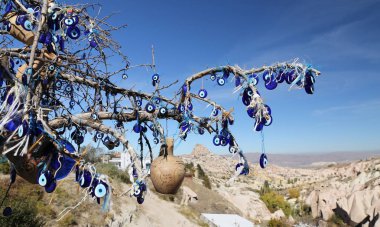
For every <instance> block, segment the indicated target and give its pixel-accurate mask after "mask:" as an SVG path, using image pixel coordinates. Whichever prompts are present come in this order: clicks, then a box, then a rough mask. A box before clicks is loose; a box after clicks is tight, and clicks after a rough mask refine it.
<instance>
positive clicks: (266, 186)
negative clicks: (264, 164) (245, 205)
mask: <svg viewBox="0 0 380 227" xmlns="http://www.w3.org/2000/svg"><path fill="white" fill-rule="evenodd" d="M271 191H272V189H271V188H270V186H269V182H268V181H267V180H266V181H264V185H263V186H262V187H261V189H260V192H259V194H260V195H264V194H265V193H268V192H271Z"/></svg>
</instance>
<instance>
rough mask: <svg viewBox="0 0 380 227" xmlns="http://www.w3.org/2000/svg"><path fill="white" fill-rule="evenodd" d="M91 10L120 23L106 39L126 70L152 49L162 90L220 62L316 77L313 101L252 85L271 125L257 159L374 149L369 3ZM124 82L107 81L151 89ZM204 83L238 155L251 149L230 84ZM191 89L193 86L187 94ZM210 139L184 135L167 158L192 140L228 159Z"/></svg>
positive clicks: (114, 0) (375, 86) (111, 1)
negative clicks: (290, 68) (295, 69)
mask: <svg viewBox="0 0 380 227" xmlns="http://www.w3.org/2000/svg"><path fill="white" fill-rule="evenodd" d="M75 2H78V1H75ZM80 2H84V1H80ZM66 3H70V1H68V2H66ZM99 3H100V4H101V5H102V7H101V11H100V16H106V15H108V14H111V13H116V14H115V15H114V16H113V17H111V19H110V20H109V22H110V23H111V24H113V25H121V24H125V23H126V24H128V27H127V28H125V29H122V30H119V31H117V32H115V33H113V37H114V39H115V40H116V41H118V42H119V43H120V44H121V45H122V48H121V51H122V52H123V53H125V54H126V55H127V56H128V57H129V59H130V61H131V63H132V65H134V64H141V63H150V61H151V52H150V51H151V50H150V48H151V45H154V49H155V58H156V64H157V72H158V73H159V74H160V75H161V78H162V79H161V83H162V84H169V83H171V82H173V81H175V80H179V81H184V80H185V78H186V77H188V76H190V75H192V74H194V73H196V72H199V71H202V70H204V69H206V68H208V67H215V66H220V65H226V64H231V65H235V64H237V65H239V66H241V67H242V68H246V69H248V68H252V67H260V66H263V65H270V64H273V63H276V62H282V61H289V60H292V59H295V58H298V59H299V61H300V62H303V63H306V64H311V65H312V66H313V67H314V68H316V69H318V70H320V71H321V72H322V74H321V76H320V77H318V78H317V82H316V85H315V86H316V87H315V90H316V91H315V94H314V95H308V94H306V93H305V92H304V91H303V90H291V91H289V90H288V88H289V87H288V86H286V85H285V84H281V86H279V87H278V88H277V89H276V90H273V91H268V90H266V89H265V87H264V85H263V84H262V80H261V83H259V85H258V88H259V91H260V93H261V94H262V96H263V97H264V101H265V102H266V103H267V104H268V105H269V106H271V108H272V116H273V124H272V125H271V126H269V127H266V128H265V129H264V138H265V140H264V141H265V143H264V144H265V150H266V152H267V153H285V154H286V153H317V152H331V151H373V150H376V151H380V120H379V118H380V75H379V71H380V41H379V40H380V24H379V23H380V13H379V12H380V1H379V0H361V1H357V0H334V1H331V0H319V1H306V0H293V1H291V0H282V1H274V0H267V1H257V0H208V1H204V0H203V1H202V0H191V1H190V0H183V1H178V0H166V1H164V0H163V1H154V0H149V1H148V0H139V1H131V0H108V1H103V0H100V1H99ZM111 64H112V67H113V68H115V69H117V68H121V67H123V65H122V64H121V63H120V61H117V60H114V61H112V62H111ZM128 75H129V78H128V80H121V79H119V80H117V81H118V83H119V84H120V85H121V86H124V87H127V88H131V87H134V88H136V89H142V90H146V89H147V90H148V91H149V90H153V88H152V86H151V85H150V81H151V79H150V78H151V75H152V72H151V71H148V70H146V69H133V70H130V71H129V72H128ZM204 82H205V87H206V88H207V89H208V91H209V94H210V98H212V99H214V100H215V101H217V102H220V103H222V104H223V105H224V106H225V107H226V109H229V108H230V107H234V109H235V111H234V116H235V119H236V121H235V125H234V126H233V127H232V128H231V130H232V132H233V133H234V134H235V136H236V137H237V139H238V143H239V144H240V146H241V148H242V149H243V151H244V152H260V151H261V150H262V143H261V140H262V135H261V134H260V133H258V132H255V131H253V126H254V122H253V120H252V119H250V118H249V117H248V115H247V114H246V110H245V107H244V106H243V104H242V103H241V101H240V99H239V97H238V95H237V94H232V92H233V83H231V84H229V85H226V86H224V87H219V86H216V85H215V84H214V83H211V82H210V81H204ZM178 86H180V84H178ZM178 86H177V87H176V88H178ZM197 86H198V87H197ZM199 87H200V84H199V83H198V85H197V84H195V85H194V86H193V89H194V90H195V91H197V90H198V89H199ZM175 90H176V89H171V90H170V89H169V90H168V91H167V93H166V94H167V95H172V94H173V92H174V91H175ZM205 107H206V106H205V105H204V104H201V105H199V107H198V108H200V109H202V110H204V108H205ZM206 111H211V109H207V110H206ZM176 126H177V123H169V130H170V132H169V135H173V136H176V132H177V130H176ZM129 127H130V128H131V127H132V125H130V126H129ZM132 137H133V135H129V134H127V138H132ZM212 137H213V136H211V135H204V136H199V135H194V134H192V135H189V136H188V139H187V140H186V141H183V142H180V143H179V142H178V143H177V144H176V148H175V152H176V153H177V154H182V153H189V152H190V151H191V150H192V148H193V147H194V145H195V144H197V143H201V144H203V145H205V146H206V147H208V148H210V149H211V150H212V151H214V152H217V153H220V154H225V153H228V151H227V149H228V147H225V148H221V147H214V146H213V144H212ZM135 145H137V144H136V143H135ZM136 147H137V146H136ZM155 149H156V150H158V147H156V148H155Z"/></svg>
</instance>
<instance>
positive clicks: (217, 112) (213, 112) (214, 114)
mask: <svg viewBox="0 0 380 227" xmlns="http://www.w3.org/2000/svg"><path fill="white" fill-rule="evenodd" d="M211 114H212V116H214V117H216V116H218V114H219V110H218V109H213V110H212V112H211Z"/></svg>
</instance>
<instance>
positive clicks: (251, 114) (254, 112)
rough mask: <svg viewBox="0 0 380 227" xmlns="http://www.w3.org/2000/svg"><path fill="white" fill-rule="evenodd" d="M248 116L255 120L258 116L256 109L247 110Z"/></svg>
mask: <svg viewBox="0 0 380 227" xmlns="http://www.w3.org/2000/svg"><path fill="white" fill-rule="evenodd" d="M247 114H248V116H249V117H251V118H255V116H256V109H255V108H252V107H249V108H248V109H247Z"/></svg>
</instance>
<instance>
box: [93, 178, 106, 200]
mask: <svg viewBox="0 0 380 227" xmlns="http://www.w3.org/2000/svg"><path fill="white" fill-rule="evenodd" d="M107 188H108V185H107V184H106V183H104V182H103V181H101V180H100V181H99V183H98V184H97V185H96V187H95V189H94V191H95V196H96V197H98V198H102V197H104V196H105V195H106V194H107Z"/></svg>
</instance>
